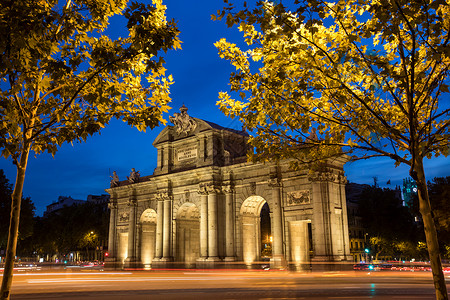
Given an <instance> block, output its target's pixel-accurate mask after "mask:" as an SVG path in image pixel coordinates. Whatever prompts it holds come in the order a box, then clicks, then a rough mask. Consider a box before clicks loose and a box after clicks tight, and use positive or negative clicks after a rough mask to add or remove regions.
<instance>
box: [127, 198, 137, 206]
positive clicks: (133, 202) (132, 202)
mask: <svg viewBox="0 0 450 300" xmlns="http://www.w3.org/2000/svg"><path fill="white" fill-rule="evenodd" d="M127 206H130V207H136V206H137V200H136V199H129V200H128V202H127Z"/></svg>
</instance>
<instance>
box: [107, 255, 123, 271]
mask: <svg viewBox="0 0 450 300" xmlns="http://www.w3.org/2000/svg"><path fill="white" fill-rule="evenodd" d="M103 269H104V270H121V269H122V262H120V261H118V260H117V258H115V257H107V258H105V265H104V266H103Z"/></svg>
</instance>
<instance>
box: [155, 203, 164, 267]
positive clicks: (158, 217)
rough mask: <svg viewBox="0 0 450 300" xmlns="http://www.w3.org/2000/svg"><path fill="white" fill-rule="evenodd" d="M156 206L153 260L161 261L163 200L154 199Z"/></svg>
mask: <svg viewBox="0 0 450 300" xmlns="http://www.w3.org/2000/svg"><path fill="white" fill-rule="evenodd" d="M156 199H157V201H158V204H157V208H156V209H157V211H156V213H157V215H156V247H155V258H156V259H157V260H158V259H161V257H162V256H163V253H162V252H163V251H162V249H163V220H164V218H163V215H164V200H163V199H162V198H160V197H158V195H157V197H156Z"/></svg>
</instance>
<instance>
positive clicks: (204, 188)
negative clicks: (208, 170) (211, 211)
mask: <svg viewBox="0 0 450 300" xmlns="http://www.w3.org/2000/svg"><path fill="white" fill-rule="evenodd" d="M198 187H199V189H198V193H199V194H200V195H210V194H220V193H222V186H220V185H217V184H215V183H214V182H207V183H200V184H199V185H198Z"/></svg>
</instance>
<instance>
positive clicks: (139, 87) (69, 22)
mask: <svg viewBox="0 0 450 300" xmlns="http://www.w3.org/2000/svg"><path fill="white" fill-rule="evenodd" d="M164 13H165V6H163V5H162V4H161V2H160V1H154V6H151V5H147V6H145V5H143V4H138V3H132V4H131V5H130V7H128V8H126V1H124V0H115V1H106V0H95V1H71V0H68V1H67V2H66V5H65V6H64V7H61V3H59V2H58V1H49V2H48V1H47V2H42V1H29V0H22V1H3V2H2V3H1V4H0V18H1V22H0V52H1V53H2V59H1V61H0V75H1V77H2V78H3V81H4V82H5V83H4V84H2V85H1V91H0V102H1V105H0V133H1V134H0V147H1V148H2V154H3V155H4V156H5V157H8V156H12V158H13V160H14V162H16V163H17V162H18V157H19V155H20V153H21V150H22V149H23V147H24V144H25V143H26V142H28V143H31V148H32V150H33V151H34V152H35V153H36V154H39V153H41V152H43V151H47V152H49V153H52V154H54V153H55V152H56V151H57V147H58V146H60V145H61V144H63V143H64V142H72V141H84V140H85V139H86V138H87V137H88V136H89V135H92V134H94V133H96V132H98V131H99V130H100V129H101V128H103V127H104V126H105V124H107V123H108V122H109V121H110V120H111V118H120V119H123V120H124V121H125V122H127V123H128V124H130V125H133V126H136V127H137V128H138V129H140V130H144V129H145V128H146V127H154V126H156V125H158V123H159V122H161V121H163V119H162V116H161V114H162V112H164V111H167V109H168V106H167V103H168V101H169V100H170V99H169V96H168V93H169V92H168V87H169V85H170V84H171V82H172V81H171V76H168V77H167V78H166V76H164V70H165V69H164V68H163V66H162V64H163V62H164V60H163V59H162V58H160V57H158V51H159V50H163V51H167V50H168V49H170V48H179V41H178V38H177V35H178V30H177V29H176V27H175V24H174V22H173V21H171V22H167V21H166V19H165V17H164ZM117 14H123V15H125V17H127V19H128V24H127V27H128V30H129V35H128V36H127V37H120V38H118V39H117V40H111V39H110V38H109V37H107V36H106V35H104V34H102V33H103V32H104V31H105V30H106V29H107V28H108V25H109V22H110V21H109V18H110V17H112V16H114V15H117ZM26 133H27V135H26V137H27V138H25V139H24V137H25V134H26Z"/></svg>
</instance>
